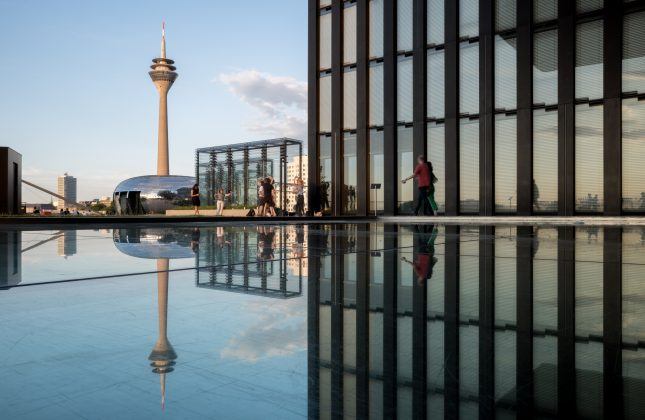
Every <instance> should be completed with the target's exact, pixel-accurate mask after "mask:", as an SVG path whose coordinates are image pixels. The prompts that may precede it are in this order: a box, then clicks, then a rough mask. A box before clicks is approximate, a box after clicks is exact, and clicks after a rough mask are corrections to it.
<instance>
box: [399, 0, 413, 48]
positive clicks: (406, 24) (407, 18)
mask: <svg viewBox="0 0 645 420" xmlns="http://www.w3.org/2000/svg"><path fill="white" fill-rule="evenodd" d="M396 49H397V50H398V51H412V0H397V2H396Z"/></svg>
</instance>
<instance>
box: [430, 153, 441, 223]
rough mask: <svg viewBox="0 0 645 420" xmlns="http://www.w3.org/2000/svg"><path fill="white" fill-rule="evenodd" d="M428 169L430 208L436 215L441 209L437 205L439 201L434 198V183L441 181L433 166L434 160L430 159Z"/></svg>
mask: <svg viewBox="0 0 645 420" xmlns="http://www.w3.org/2000/svg"><path fill="white" fill-rule="evenodd" d="M427 164H428V170H429V171H430V188H429V189H428V202H429V203H430V208H431V209H432V214H434V215H435V216H436V215H437V212H438V211H439V206H437V202H436V201H435V199H434V191H435V188H434V184H436V183H437V181H439V180H438V179H437V177H436V176H435V174H434V168H433V167H432V162H430V161H428V162H427Z"/></svg>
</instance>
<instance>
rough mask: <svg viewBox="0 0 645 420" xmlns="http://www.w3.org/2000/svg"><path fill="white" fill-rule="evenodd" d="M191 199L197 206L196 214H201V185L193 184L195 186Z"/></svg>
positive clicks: (194, 205)
mask: <svg viewBox="0 0 645 420" xmlns="http://www.w3.org/2000/svg"><path fill="white" fill-rule="evenodd" d="M190 200H191V201H192V203H193V207H195V216H199V206H201V205H202V203H201V200H200V199H199V185H198V184H195V185H193V188H192V189H191V190H190Z"/></svg>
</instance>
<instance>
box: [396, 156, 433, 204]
mask: <svg viewBox="0 0 645 420" xmlns="http://www.w3.org/2000/svg"><path fill="white" fill-rule="evenodd" d="M412 178H416V179H417V187H418V189H419V194H418V198H417V209H416V210H415V211H414V215H415V216H418V215H419V210H421V206H423V215H424V216H427V215H428V205H429V202H428V191H430V183H431V182H432V179H431V174H430V168H429V167H428V162H426V157H425V156H423V155H420V156H419V157H418V158H417V166H416V168H414V173H413V174H412V175H410V176H409V177H407V178H405V179H403V180H401V182H402V183H404V184H405V183H406V182H407V181H409V180H410V179H412Z"/></svg>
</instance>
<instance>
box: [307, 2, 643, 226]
mask: <svg viewBox="0 0 645 420" xmlns="http://www.w3.org/2000/svg"><path fill="white" fill-rule="evenodd" d="M455 2H457V4H453V3H449V2H447V1H446V0H419V1H418V2H417V0H397V1H393V2H387V1H386V0H368V1H365V2H356V1H352V0H346V1H342V2H340V5H341V7H340V8H338V9H334V10H333V11H332V7H330V6H329V5H322V4H320V7H318V8H312V9H311V11H310V13H311V16H310V17H311V19H312V20H313V19H314V18H316V19H318V22H319V30H318V31H317V33H316V34H315V35H316V36H317V37H318V38H319V39H318V40H317V41H318V43H317V50H316V51H315V54H312V55H310V57H311V59H312V60H317V65H315V66H312V67H310V68H312V72H313V69H316V73H317V74H316V77H317V78H318V92H317V97H316V101H314V102H315V103H314V104H313V106H315V107H316V110H315V114H316V115H317V118H318V125H317V128H316V132H312V133H310V134H309V135H310V136H311V137H310V148H311V147H312V146H311V145H313V144H315V141H318V138H319V136H322V135H325V134H328V133H333V134H334V136H335V137H334V138H336V139H338V140H339V141H341V142H342V138H343V132H347V131H352V132H353V131H356V132H357V135H356V143H357V147H356V150H357V151H361V153H362V154H364V156H356V165H357V166H358V168H357V171H358V172H357V173H368V174H369V180H370V181H372V180H373V179H376V178H374V177H373V176H372V175H373V174H372V169H371V165H373V164H374V162H373V159H381V156H383V157H385V155H387V154H391V155H392V159H391V166H389V165H388V163H389V161H388V160H386V159H384V158H383V169H382V170H379V172H378V173H379V177H378V179H379V180H380V181H382V182H379V183H381V184H382V187H383V189H382V190H381V191H379V193H381V199H382V203H380V202H379V203H376V202H375V201H374V200H375V198H373V195H374V193H375V192H374V191H372V190H370V188H369V184H367V185H359V186H358V187H359V188H357V194H358V195H361V197H357V203H359V204H361V205H360V206H357V212H358V213H357V214H361V215H363V214H367V212H369V211H371V210H373V209H377V210H378V211H383V212H384V213H385V214H388V215H389V214H397V213H402V214H406V213H410V212H411V211H412V210H413V208H412V204H410V203H412V202H413V201H414V193H415V191H413V188H414V187H413V184H405V185H400V179H398V178H400V177H399V175H401V174H402V173H404V172H407V171H408V170H411V169H412V168H413V167H414V164H415V155H416V154H420V153H423V152H422V151H423V150H425V151H426V153H427V155H428V157H429V158H430V160H431V161H432V163H433V166H434V168H435V173H436V174H439V173H440V174H441V176H439V178H440V179H439V182H438V183H437V184H436V185H435V190H436V191H435V198H436V200H437V202H438V205H439V208H440V212H446V213H447V214H451V215H454V214H459V213H464V214H475V213H477V214H481V215H494V214H508V213H520V214H522V215H528V214H562V215H565V214H566V215H574V214H576V213H580V214H601V213H607V214H609V213H610V212H611V213H612V214H614V213H616V212H617V211H620V209H622V211H623V212H627V213H644V214H645V181H642V180H643V179H645V176H644V175H645V174H644V173H643V171H641V170H640V166H642V165H639V163H640V162H641V161H642V159H643V157H644V156H643V153H645V152H641V150H642V148H643V144H642V142H641V139H640V137H639V136H640V131H639V130H640V123H639V121H640V119H641V117H642V116H641V114H642V113H643V112H642V110H641V105H640V102H639V100H643V98H642V97H639V96H643V95H645V47H644V46H643V45H645V44H644V43H643V42H642V40H643V39H645V6H643V5H641V4H640V3H639V2H636V1H623V2H622V3H625V5H624V6H620V7H619V9H620V10H617V11H616V13H620V14H621V16H620V18H621V19H622V20H623V28H622V31H621V32H622V42H619V41H620V40H618V41H617V40H615V39H612V38H611V37H605V33H604V31H605V28H606V27H607V28H615V22H613V21H612V22H610V21H609V20H610V19H616V18H617V16H616V15H614V14H612V13H613V12H611V13H609V12H610V10H609V9H605V6H608V5H610V4H611V5H612V6H613V3H608V2H605V1H603V0H576V1H572V2H571V3H570V4H566V5H565V4H563V3H561V2H560V1H559V0H532V1H531V2H530V3H527V4H526V5H525V4H524V3H521V2H518V1H517V0H455ZM526 6H529V7H531V8H532V10H531V11H530V15H531V18H532V22H530V27H529V28H528V29H529V30H530V32H523V31H524V30H526V28H527V27H526V26H523V27H522V30H519V29H518V24H519V23H520V21H519V20H518V19H526V18H528V16H527V14H526V13H525V10H524V9H521V8H522V7H526ZM423 7H425V8H426V9H425V10H423V11H422V12H423V16H415V15H414V12H415V8H418V9H422V8H423ZM362 8H365V10H363V9H362ZM560 9H562V10H563V11H564V12H566V13H565V14H566V15H568V16H559V13H560ZM612 10H613V9H612ZM337 12H338V13H339V14H341V16H338V17H337V19H338V20H337V21H335V22H337V23H339V24H340V26H339V27H338V28H339V30H338V32H339V33H332V28H331V21H332V18H331V15H332V14H334V13H337ZM314 13H315V15H314ZM570 13H573V14H574V16H569V14H570ZM484 17H485V18H484ZM489 17H490V19H489ZM560 18H561V19H560ZM447 19H448V20H447ZM563 19H564V20H567V21H568V22H570V24H567V25H564V24H563V22H564V20H563ZM605 19H607V20H608V21H607V22H605ZM446 22H451V24H450V25H448V24H447V23H446ZM524 23H527V22H523V24H524ZM418 25H423V26H422V29H423V30H422V31H419V29H420V27H419V26H418ZM359 28H360V30H364V31H366V33H364V34H361V33H359V32H358V31H359ZM386 28H387V33H386ZM424 33H425V40H424V39H419V37H416V35H417V34H421V37H422V38H423V34H424ZM490 34H492V35H493V37H492V42H491V38H490ZM528 37H530V39H529V38H528ZM332 38H333V42H332ZM359 39H361V40H362V41H361V44H362V45H359V43H358V40H359ZM446 39H451V40H453V41H454V42H448V43H446ZM563 42H566V44H563ZM605 42H608V43H613V44H612V45H604V43H605ZM332 44H333V45H335V46H339V48H336V49H335V50H334V52H333V54H337V56H336V57H334V60H332V57H331V55H332V51H331V49H332V48H331V46H332ZM614 47H615V48H617V49H621V48H622V58H621V61H622V63H621V64H622V69H621V70H620V71H619V70H618V66H617V65H616V64H617V63H610V62H609V60H615V59H616V51H617V50H615V49H612V48H614ZM522 48H530V54H527V53H523V50H522ZM605 51H612V54H607V56H605V54H604V53H605ZM527 52H528V50H527ZM359 57H361V58H360V59H359ZM357 60H358V61H357ZM361 60H363V61H364V62H360V61H361ZM419 60H425V61H424V62H423V63H421V64H422V65H419ZM332 61H334V63H339V65H340V66H339V68H338V69H336V68H335V69H334V72H333V75H332V71H331V69H330V68H331V62H332ZM312 64H313V63H312ZM420 68H425V75H422V74H415V71H416V70H418V69H420ZM341 69H342V71H341ZM361 72H364V74H362V73H361ZM311 77H312V79H313V75H311ZM618 78H620V81H619V80H618ZM332 79H333V80H334V82H333V86H334V90H333V92H334V93H333V94H332ZM359 81H361V83H362V82H365V84H364V85H359V84H358V82H359ZM522 81H523V82H522ZM560 83H562V86H560ZM605 84H607V86H605ZM619 84H620V85H622V86H621V92H620V93H619V92H613V91H614V90H617V87H618V86H619ZM341 87H342V88H341ZM608 92H611V95H610V93H608ZM488 94H490V95H491V97H490V98H486V97H485V96H484V95H488ZM606 95H610V96H611V97H606ZM619 97H620V100H621V101H622V107H621V108H618V107H616V106H615V104H613V103H612V104H611V106H609V105H605V104H606V103H608V102H607V101H608V100H615V99H617V98H619ZM526 98H531V100H530V102H528V103H527V102H524V101H526ZM421 104H423V106H424V107H425V109H423V110H415V107H416V106H422V105H421ZM482 104H484V105H486V106H485V108H481V106H482ZM491 108H492V109H491ZM341 110H342V111H341ZM621 110H622V116H621ZM336 111H339V113H336ZM419 111H423V112H421V113H419ZM424 114H425V115H424ZM332 115H334V116H335V117H336V116H338V118H334V123H333V124H336V125H337V126H332ZM608 118H616V119H621V118H622V130H618V125H617V124H611V125H608V127H607V128H608V129H607V131H606V132H605V130H604V124H605V122H606V121H611V120H608ZM412 125H414V127H415V128H414V130H412V129H411V126H412ZM413 131H414V132H413ZM621 132H622V136H621ZM404 133H405V134H404ZM314 136H315V138H314ZM607 136H610V138H607ZM372 137H378V138H379V141H380V139H382V142H380V143H379V147H378V149H375V150H379V153H378V154H374V155H372V152H371V150H372V149H371V148H372V146H373V145H372ZM605 144H607V145H612V146H611V148H610V149H608V150H607V151H605V150H604V145H605ZM480 146H481V149H480ZM489 147H490V148H493V150H489ZM615 148H619V149H621V150H622V152H621V153H622V156H618V155H617V150H615ZM318 149H320V148H319V147H317V148H316V150H318ZM381 150H382V152H381ZM527 150H532V153H528V152H526V151H527ZM520 151H521V153H519V152H520ZM522 153H528V154H527V155H522ZM560 154H562V155H560ZM394 155H396V158H395V157H394ZM344 158H345V157H344V155H343V147H341V146H338V147H334V148H333V152H332V156H331V159H332V161H333V162H338V166H334V168H336V169H335V171H336V172H335V175H336V177H337V179H335V180H334V181H333V184H334V188H335V190H336V191H337V197H341V196H342V194H341V193H340V191H341V189H342V188H344V187H343V186H344V184H343V182H342V180H343V179H344V177H343V171H344V170H345V168H346V165H345V164H344V162H343V159H344ZM408 160H409V161H408ZM312 164H313V163H312ZM380 165H381V164H380V162H379V166H380ZM480 165H482V166H483V167H482V168H480V167H479V166H480ZM350 169H351V168H347V170H350ZM480 169H481V170H480ZM605 169H606V170H607V171H606V173H607V174H610V177H611V178H610V179H607V180H606V179H605V172H603V171H604V170H605ZM620 174H622V176H620ZM408 175H409V174H408ZM408 175H406V176H408ZM330 176H331V174H330ZM367 178H368V177H365V178H363V179H365V181H367ZM443 178H446V179H443ZM618 179H620V181H621V184H619V183H618V182H613V180H618ZM370 183H371V182H370ZM605 183H606V184H607V191H605ZM529 185H531V186H532V187H531V192H530V193H527V192H526V191H524V190H518V189H519V188H527V187H528V186H529ZM615 190H619V191H615ZM641 193H643V194H642V195H641ZM605 196H606V197H605ZM605 200H607V203H605ZM379 201H380V200H379ZM406 203H407V204H406ZM338 204H339V205H338V206H336V207H335V208H334V211H335V212H337V213H338V214H341V213H342V212H345V210H343V209H344V206H343V205H342V204H341V203H338Z"/></svg>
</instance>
